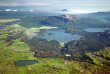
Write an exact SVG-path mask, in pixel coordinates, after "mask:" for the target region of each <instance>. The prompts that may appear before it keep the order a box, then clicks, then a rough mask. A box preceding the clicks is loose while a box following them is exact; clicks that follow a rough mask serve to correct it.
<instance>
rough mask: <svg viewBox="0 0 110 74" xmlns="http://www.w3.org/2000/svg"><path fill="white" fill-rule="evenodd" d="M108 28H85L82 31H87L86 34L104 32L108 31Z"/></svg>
mask: <svg viewBox="0 0 110 74" xmlns="http://www.w3.org/2000/svg"><path fill="white" fill-rule="evenodd" d="M108 29H110V28H87V29H84V31H87V32H104V30H108Z"/></svg>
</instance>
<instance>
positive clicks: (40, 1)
mask: <svg viewBox="0 0 110 74" xmlns="http://www.w3.org/2000/svg"><path fill="white" fill-rule="evenodd" d="M0 6H36V7H37V6H39V7H40V9H41V10H61V9H68V10H69V11H71V12H82V13H83V12H84V13H85V12H87V13H88V12H94V11H110V7H109V6H110V0H0Z"/></svg>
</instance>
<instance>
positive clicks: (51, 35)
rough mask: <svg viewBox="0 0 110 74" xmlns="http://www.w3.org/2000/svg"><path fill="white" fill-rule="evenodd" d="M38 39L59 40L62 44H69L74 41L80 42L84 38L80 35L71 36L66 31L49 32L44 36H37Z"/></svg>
mask: <svg viewBox="0 0 110 74" xmlns="http://www.w3.org/2000/svg"><path fill="white" fill-rule="evenodd" d="M36 37H38V38H42V39H47V40H57V41H58V42H61V43H67V42H70V41H72V40H78V39H80V38H81V37H82V36H81V35H78V34H73V35H72V34H70V33H65V31H64V30H47V32H46V33H45V34H44V35H40V36H36Z"/></svg>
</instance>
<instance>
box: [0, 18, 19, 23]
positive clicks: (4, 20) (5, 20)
mask: <svg viewBox="0 0 110 74" xmlns="http://www.w3.org/2000/svg"><path fill="white" fill-rule="evenodd" d="M18 20H20V19H0V23H8V22H13V21H18Z"/></svg>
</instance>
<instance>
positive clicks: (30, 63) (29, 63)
mask: <svg viewBox="0 0 110 74" xmlns="http://www.w3.org/2000/svg"><path fill="white" fill-rule="evenodd" d="M35 63H38V61H36V60H19V61H17V62H16V65H17V66H24V65H33V64H35Z"/></svg>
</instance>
